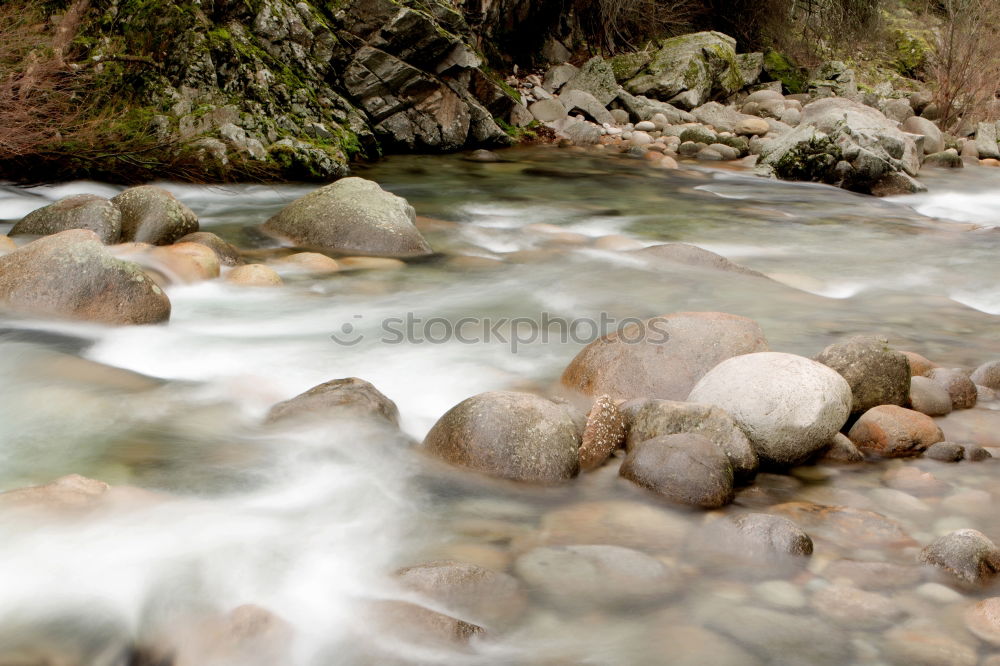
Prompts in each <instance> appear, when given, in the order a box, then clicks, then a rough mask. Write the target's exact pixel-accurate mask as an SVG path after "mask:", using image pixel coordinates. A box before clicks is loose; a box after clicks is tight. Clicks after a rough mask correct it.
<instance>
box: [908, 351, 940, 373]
mask: <svg viewBox="0 0 1000 666" xmlns="http://www.w3.org/2000/svg"><path fill="white" fill-rule="evenodd" d="M900 354H902V355H903V356H905V357H906V359H907V360H908V361H909V362H910V375H911V376H912V377H917V376H924V377H926V376H927V373H929V372H930V371H931V370H933V369H934V368H936V367H938V365H937V363H934V362H933V361H929V360H927V359H926V358H924V357H923V356H921V355H920V354H918V353H916V352H911V351H901V352H900Z"/></svg>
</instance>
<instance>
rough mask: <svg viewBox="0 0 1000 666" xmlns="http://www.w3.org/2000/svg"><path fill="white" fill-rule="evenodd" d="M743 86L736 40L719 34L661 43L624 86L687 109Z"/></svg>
mask: <svg viewBox="0 0 1000 666" xmlns="http://www.w3.org/2000/svg"><path fill="white" fill-rule="evenodd" d="M744 85H745V82H744V80H743V74H742V71H741V68H740V63H739V61H738V60H737V59H736V40H734V39H733V38H732V37H729V36H727V35H724V34H722V33H719V32H698V33H694V34H689V35H681V36H680V37H674V38H673V39H668V40H666V41H665V42H663V44H662V46H661V47H660V49H659V50H658V51H656V52H655V53H653V54H652V55H651V57H650V59H649V61H648V62H646V63H645V64H644V65H642V66H641V67H640V68H639V69H638V71H637V73H636V74H634V75H633V76H632V77H631V78H629V80H628V81H626V82H625V84H624V87H625V89H626V90H627V91H628V92H630V93H632V94H633V95H645V96H648V97H653V98H655V99H659V100H663V101H666V102H670V103H671V104H674V105H675V106H680V107H682V108H685V109H689V110H690V109H693V108H695V107H697V106H701V105H702V104H704V103H705V102H707V101H708V100H709V98H710V97H712V96H713V95H714V94H720V95H722V96H725V95H731V94H732V93H734V92H736V91H737V90H739V89H740V88H742V87H743V86H744Z"/></svg>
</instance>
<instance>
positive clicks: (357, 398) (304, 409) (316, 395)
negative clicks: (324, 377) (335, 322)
mask: <svg viewBox="0 0 1000 666" xmlns="http://www.w3.org/2000/svg"><path fill="white" fill-rule="evenodd" d="M331 418H332V419H337V418H362V419H369V418H375V419H380V420H384V421H386V422H388V423H389V424H391V425H393V426H398V425H399V409H398V408H397V407H396V403H394V402H393V401H392V400H390V399H389V398H387V397H385V395H383V394H382V392H381V391H379V390H378V389H377V388H375V387H374V386H373V385H372V384H371V383H369V382H366V381H365V380H363V379H358V378H357V377H348V378H346V379H334V380H332V381H329V382H326V383H324V384H320V385H319V386H314V387H313V388H311V389H309V390H308V391H306V392H305V393H302V394H300V395H297V396H295V397H294V398H291V399H290V400H286V401H284V402H279V403H278V404H277V405H275V406H274V407H272V408H271V411H270V412H268V414H267V419H266V423H277V422H279V421H287V420H306V419H331Z"/></svg>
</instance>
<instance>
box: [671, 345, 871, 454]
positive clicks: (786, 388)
mask: <svg viewBox="0 0 1000 666" xmlns="http://www.w3.org/2000/svg"><path fill="white" fill-rule="evenodd" d="M688 401H689V402H699V403H706V404H712V405H717V406H718V407H721V408H722V409H724V410H725V411H726V412H728V413H729V414H730V415H731V416H732V417H733V418H734V419H735V420H736V422H737V423H738V424H739V425H740V427H742V428H743V431H744V432H746V434H747V436H748V437H749V438H750V443H751V444H752V445H753V447H754V450H755V451H756V452H757V455H758V457H759V458H760V459H761V462H768V463H772V464H776V465H795V464H799V463H802V462H804V461H805V460H808V459H809V458H810V457H811V456H812V455H813V454H815V453H816V452H818V451H819V450H821V449H822V448H823V447H825V446H827V445H829V443H830V441H831V440H832V439H833V436H834V435H835V434H836V433H837V431H839V430H840V428H841V426H843V425H844V422H845V421H846V420H847V417H848V415H849V413H850V409H851V388H850V386H848V384H847V381H846V380H845V379H844V378H843V377H841V376H840V375H839V374H838V373H837V372H836V371H834V370H832V369H831V368H829V367H827V366H825V365H823V364H821V363H817V362H816V361H812V360H810V359H807V358H803V357H801V356H795V355H793V354H783V353H778V352H762V353H756V354H746V355H744V356H736V357H734V358H730V359H728V360H726V361H723V362H722V363H720V364H719V365H717V366H715V368H713V369H712V370H711V371H710V372H708V374H706V375H705V376H704V377H702V379H701V380H700V381H699V382H698V383H697V385H695V387H694V388H693V389H692V390H691V394H690V395H689V396H688Z"/></svg>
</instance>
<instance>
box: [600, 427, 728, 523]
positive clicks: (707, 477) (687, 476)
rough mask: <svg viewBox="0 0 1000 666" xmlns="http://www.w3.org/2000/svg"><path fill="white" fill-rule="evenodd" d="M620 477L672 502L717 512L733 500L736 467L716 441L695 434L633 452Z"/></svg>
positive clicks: (653, 442)
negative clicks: (716, 510)
mask: <svg viewBox="0 0 1000 666" xmlns="http://www.w3.org/2000/svg"><path fill="white" fill-rule="evenodd" d="M619 474H621V476H623V477H624V478H626V479H628V480H629V481H631V482H633V483H635V484H636V485H638V486H641V487H643V488H646V489H648V490H652V491H653V492H655V493H656V494H657V495H660V496H662V497H665V498H666V499H668V500H670V501H672V502H679V503H681V504H687V505H689V506H698V507H702V508H706V509H715V508H718V507H720V506H725V505H726V504H729V503H730V502H732V501H733V497H734V492H733V466H732V463H730V462H729V458H728V456H726V454H725V453H724V452H723V451H722V449H721V448H720V447H719V446H718V445H717V444H716V443H715V442H713V441H712V440H710V439H708V438H707V437H704V436H703V435H697V434H692V433H681V434H677V435H664V436H662V437H654V438H653V439H647V440H646V441H644V442H642V443H640V444H638V445H637V446H636V447H635V448H633V449H632V450H631V451H629V453H628V455H627V456H626V457H625V461H624V462H623V463H622V465H621V468H620V469H619Z"/></svg>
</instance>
